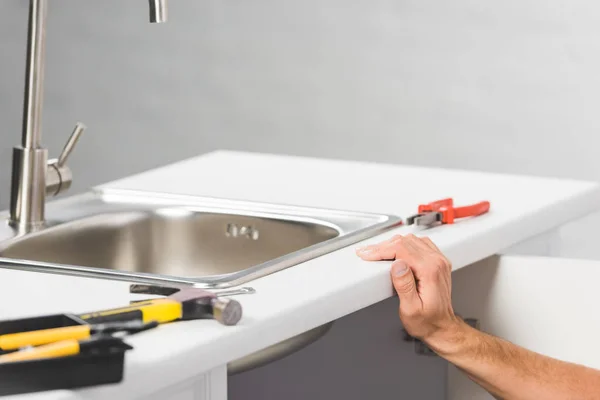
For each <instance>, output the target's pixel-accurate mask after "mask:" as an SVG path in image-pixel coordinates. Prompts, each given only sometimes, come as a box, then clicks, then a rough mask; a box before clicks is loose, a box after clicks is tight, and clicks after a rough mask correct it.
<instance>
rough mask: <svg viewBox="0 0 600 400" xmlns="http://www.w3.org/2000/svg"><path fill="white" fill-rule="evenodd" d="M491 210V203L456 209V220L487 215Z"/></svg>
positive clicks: (483, 202) (486, 202)
mask: <svg viewBox="0 0 600 400" xmlns="http://www.w3.org/2000/svg"><path fill="white" fill-rule="evenodd" d="M489 209H490V202H489V201H481V202H479V203H477V204H472V205H470V206H462V207H456V208H455V209H454V218H465V217H475V216H477V215H481V214H485V213H486V212H488V211H489Z"/></svg>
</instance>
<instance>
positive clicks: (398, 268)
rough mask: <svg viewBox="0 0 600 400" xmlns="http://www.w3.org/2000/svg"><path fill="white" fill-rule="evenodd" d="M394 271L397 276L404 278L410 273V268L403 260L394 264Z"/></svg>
mask: <svg viewBox="0 0 600 400" xmlns="http://www.w3.org/2000/svg"><path fill="white" fill-rule="evenodd" d="M392 270H393V271H394V275H395V276H402V275H404V274H405V273H406V271H408V266H407V265H406V264H405V263H404V261H402V260H396V261H395V262H394V263H393V264H392Z"/></svg>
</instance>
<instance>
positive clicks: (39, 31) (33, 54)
mask: <svg viewBox="0 0 600 400" xmlns="http://www.w3.org/2000/svg"><path fill="white" fill-rule="evenodd" d="M148 1H149V6H150V22H153V23H160V22H165V21H166V20H167V0H148ZM47 5H48V0H30V2H29V26H28V36H27V66H26V73H25V93H24V100H23V133H22V142H21V146H17V147H15V148H14V149H13V166H12V182H11V197H10V221H9V223H10V224H11V225H12V226H14V227H16V228H19V229H21V230H26V231H30V230H34V229H35V228H37V227H40V226H43V225H44V223H45V215H44V214H45V213H44V210H45V206H46V196H55V195H57V194H59V193H61V192H64V191H65V190H67V189H68V188H69V187H70V186H71V181H72V175H71V170H70V169H69V167H68V166H67V165H66V161H67V158H68V156H69V154H70V153H71V151H72V150H73V148H74V147H75V144H76V143H77V140H78V139H79V137H80V136H81V134H82V133H83V131H84V130H85V125H83V124H82V123H80V122H79V123H77V124H76V126H75V129H74V131H73V133H72V134H71V136H70V137H69V140H68V141H67V144H66V145H65V147H64V148H63V151H62V153H61V154H60V156H59V157H58V159H52V160H48V150H47V149H45V148H43V147H42V145H41V125H42V104H43V86H44V56H45V47H46V15H47Z"/></svg>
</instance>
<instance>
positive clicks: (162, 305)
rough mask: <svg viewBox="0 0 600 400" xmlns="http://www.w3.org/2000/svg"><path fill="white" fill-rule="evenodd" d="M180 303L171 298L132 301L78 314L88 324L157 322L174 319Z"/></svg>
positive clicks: (179, 309)
mask: <svg viewBox="0 0 600 400" xmlns="http://www.w3.org/2000/svg"><path fill="white" fill-rule="evenodd" d="M182 311H183V310H182V305H181V303H179V302H177V301H174V300H172V299H168V298H167V299H153V300H147V301H141V302H136V303H133V304H131V305H129V306H126V307H119V308H113V309H110V310H103V311H96V312H92V313H88V314H82V315H79V318H81V319H83V320H84V321H85V322H87V323H88V324H103V323H108V322H119V321H120V322H123V321H142V322H144V323H148V322H152V321H156V322H158V323H159V324H162V323H165V322H171V321H175V320H177V319H179V318H181V315H182Z"/></svg>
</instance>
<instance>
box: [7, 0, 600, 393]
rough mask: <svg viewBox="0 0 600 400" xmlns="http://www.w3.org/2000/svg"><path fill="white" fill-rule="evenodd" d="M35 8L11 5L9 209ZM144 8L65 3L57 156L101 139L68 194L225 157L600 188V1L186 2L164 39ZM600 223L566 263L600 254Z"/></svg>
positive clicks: (576, 241)
mask: <svg viewBox="0 0 600 400" xmlns="http://www.w3.org/2000/svg"><path fill="white" fill-rule="evenodd" d="M26 3H27V1H25V0H21V1H16V0H13V1H2V2H1V3H0V54H1V62H0V72H1V73H0V121H2V135H1V136H0V154H1V157H0V163H1V164H0V187H3V188H5V190H0V205H1V206H2V208H5V207H6V206H7V204H8V171H9V166H10V148H11V146H13V145H15V144H16V143H17V142H18V137H19V134H20V121H21V104H22V81H23V62H24V44H25V26H26V25H25V22H26V5H27V4H26ZM146 3H147V2H146V1H145V0H137V1H132V0H128V1H122V0H102V1H91V0H54V1H52V2H51V8H50V18H49V27H48V48H47V51H48V57H47V72H46V78H47V85H46V107H45V114H44V143H45V144H46V145H47V146H48V147H50V148H51V149H52V151H53V154H56V153H57V152H58V151H59V150H60V148H61V146H62V144H63V141H64V139H65V138H66V136H67V134H68V133H69V132H70V130H71V127H72V124H73V123H74V122H75V121H76V120H78V119H80V120H82V121H84V122H85V123H86V124H87V125H88V126H89V128H90V129H89V132H88V133H87V134H86V137H85V138H84V139H82V141H81V143H80V144H81V145H80V146H79V149H78V151H77V153H76V154H74V156H73V158H72V163H71V165H72V167H73V169H74V170H75V173H76V183H75V185H74V189H75V190H74V191H73V192H71V193H74V192H77V191H79V190H82V189H84V188H86V187H88V186H89V185H95V184H99V183H102V182H106V181H109V180H112V179H115V178H119V177H122V176H125V175H129V174H132V173H136V172H140V171H142V170H146V169H149V168H153V167H156V166H160V165H164V164H167V163H170V162H173V161H177V160H180V159H182V158H186V157H190V156H194V155H196V154H201V153H205V152H207V151H210V150H213V149H217V148H229V149H236V150H252V151H263V152H276V153H287V154H299V155H309V156H323V157H331V158H340V159H360V160H372V161H383V162H392V163H407V164H418V165H433V166H440V167H457V168H469V169H478V170H486V171H496V172H510V173H518V174H534V175H545V176H558V177H565V178H579V179H592V180H597V179H599V178H600V159H599V158H598V157H597V156H596V153H597V149H598V147H599V145H600V135H598V134H597V132H598V130H599V128H600V121H599V120H598V118H597V115H598V113H597V111H596V110H597V108H598V105H599V104H600V90H599V89H600V75H599V74H598V73H597V71H598V70H600V24H598V20H599V19H600V6H598V5H597V4H596V3H595V2H592V1H583V0H507V1H496V2H481V1H476V0H453V1H443V0H401V1H388V0H369V1H366V0H354V1H349V0H303V1H298V0H294V1H291V0H252V1H239V0H237V1H236V0H202V1H198V0H177V1H172V2H171V3H172V4H171V10H170V11H171V20H170V23H168V24H166V25H150V24H147V22H146V21H147V10H146V7H147V5H146ZM432 184H434V183H432ZM515 195H518V194H515ZM424 200H427V199H424ZM598 222H600V218H599V217H598V216H595V217H593V218H591V219H589V220H588V221H587V222H580V223H575V224H573V225H571V226H569V227H567V228H566V229H564V230H563V232H562V236H563V237H562V239H563V241H564V243H565V245H566V246H565V249H566V250H565V251H564V252H563V254H564V255H569V256H578V257H594V258H600V250H598V246H596V245H595V243H593V242H592V241H591V240H586V239H585V238H586V237H587V236H588V235H589V236H594V231H593V230H592V229H593V228H594V226H596V224H597V223H598ZM305 365H306V364H305ZM439 365H440V364H439V363H435V362H431V363H430V364H429V365H428V366H427V368H425V367H423V366H421V367H420V369H418V368H417V369H416V370H414V371H413V372H412V373H413V374H416V375H418V376H419V377H420V379H425V380H426V374H427V373H428V372H427V371H430V370H431V368H433V369H435V370H436V371H437V370H439ZM415 371H416V372H415ZM406 374H409V375H410V372H407V371H405V372H404V376H405V377H407V376H408V377H409V378H410V376H409V375H406ZM432 387H434V385H429V386H428V387H426V388H425V390H432V392H431V393H429V395H430V396H434V393H439V390H438V389H436V388H435V387H434V388H433V389H431V388H432ZM234 390H235V389H234ZM436 390H437V392H436ZM421 394H423V393H422V392H421ZM413 398H415V397H413ZM419 398H426V397H419Z"/></svg>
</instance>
